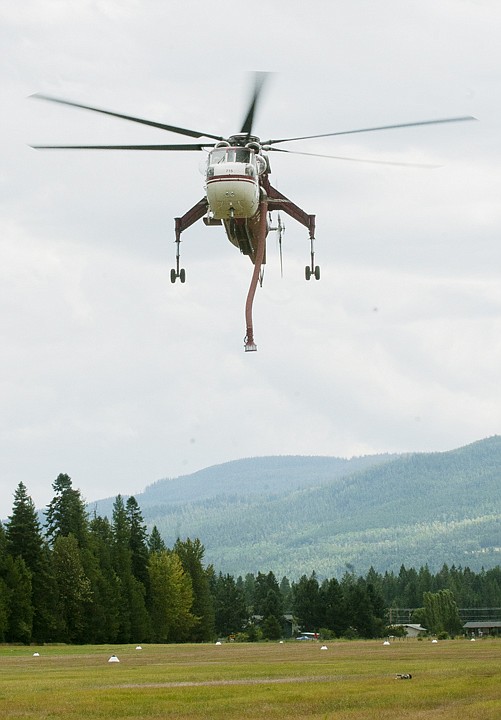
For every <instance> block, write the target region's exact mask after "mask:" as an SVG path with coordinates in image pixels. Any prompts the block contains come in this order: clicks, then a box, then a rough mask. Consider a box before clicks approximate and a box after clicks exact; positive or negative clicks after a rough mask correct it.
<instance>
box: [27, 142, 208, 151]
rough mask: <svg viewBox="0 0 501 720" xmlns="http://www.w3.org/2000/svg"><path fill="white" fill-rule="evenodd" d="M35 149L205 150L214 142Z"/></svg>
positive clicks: (44, 146)
mask: <svg viewBox="0 0 501 720" xmlns="http://www.w3.org/2000/svg"><path fill="white" fill-rule="evenodd" d="M30 147H32V148H34V149H35V150H204V149H205V148H206V147H214V143H208V144H206V145H205V144H204V145H201V144H193V145H191V144H190V145H30Z"/></svg>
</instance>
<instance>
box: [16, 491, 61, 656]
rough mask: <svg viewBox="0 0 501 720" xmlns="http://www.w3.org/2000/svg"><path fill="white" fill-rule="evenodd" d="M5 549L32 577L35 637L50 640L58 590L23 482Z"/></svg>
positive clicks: (38, 523)
mask: <svg viewBox="0 0 501 720" xmlns="http://www.w3.org/2000/svg"><path fill="white" fill-rule="evenodd" d="M6 550H7V552H8V553H9V554H10V555H12V556H13V557H20V558H22V559H23V560H24V562H25V564H26V567H27V568H28V570H29V571H30V574H31V587H32V598H31V604H32V607H33V627H32V633H33V638H34V639H35V640H37V641H38V642H45V641H49V640H51V639H53V636H54V632H55V623H54V612H53V608H54V602H55V598H56V593H57V588H56V583H55V578H54V575H53V572H52V562H51V557H50V552H49V549H48V547H47V543H46V541H45V539H44V538H43V535H42V530H41V526H40V522H39V520H38V515H37V512H36V509H35V505H34V503H33V500H32V499H31V497H30V496H29V495H28V493H27V490H26V487H25V485H24V484H23V483H22V482H21V483H19V485H18V486H17V489H16V492H15V493H14V503H13V509H12V515H11V516H10V517H9V519H8V523H7V527H6Z"/></svg>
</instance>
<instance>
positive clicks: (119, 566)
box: [112, 495, 150, 643]
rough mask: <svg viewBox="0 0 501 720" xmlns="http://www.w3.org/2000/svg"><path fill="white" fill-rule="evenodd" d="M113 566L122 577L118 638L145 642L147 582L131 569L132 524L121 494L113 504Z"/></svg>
mask: <svg viewBox="0 0 501 720" xmlns="http://www.w3.org/2000/svg"><path fill="white" fill-rule="evenodd" d="M112 528H113V568H114V571H115V573H116V575H117V578H118V581H119V612H118V621H119V630H118V637H117V640H118V642H123V643H125V642H145V641H146V640H148V639H149V637H150V618H149V616H148V612H147V610H146V597H145V596H146V591H145V588H144V585H143V584H142V583H141V582H139V580H137V578H135V577H134V574H133V572H132V551H131V549H130V537H131V534H130V524H129V519H128V516H127V510H126V508H125V505H124V501H123V498H122V496H121V495H117V497H116V499H115V502H114V504H113V524H112Z"/></svg>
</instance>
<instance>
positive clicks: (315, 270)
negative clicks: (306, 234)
mask: <svg viewBox="0 0 501 720" xmlns="http://www.w3.org/2000/svg"><path fill="white" fill-rule="evenodd" d="M314 239H315V238H314V237H312V236H311V235H310V265H307V266H306V267H305V269H304V276H305V278H306V279H307V280H309V279H310V278H311V277H312V276H313V277H314V278H315V280H320V266H319V265H315V250H314V249H313V241H314Z"/></svg>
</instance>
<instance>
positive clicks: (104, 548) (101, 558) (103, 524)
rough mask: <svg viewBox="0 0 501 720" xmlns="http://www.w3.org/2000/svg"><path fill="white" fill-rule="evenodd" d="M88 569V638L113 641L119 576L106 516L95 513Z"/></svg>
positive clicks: (90, 538)
mask: <svg viewBox="0 0 501 720" xmlns="http://www.w3.org/2000/svg"><path fill="white" fill-rule="evenodd" d="M89 542H90V551H91V553H92V558H93V563H92V566H91V570H90V572H89V580H90V582H91V590H92V598H93V602H92V606H91V607H90V608H89V614H88V616H87V617H86V626H87V636H88V642H93V643H104V642H116V640H117V638H118V628H119V599H120V592H119V580H118V576H117V574H116V573H115V570H114V567H113V533H112V528H111V524H110V522H109V520H108V518H102V517H97V516H95V517H94V518H93V519H92V520H91V523H90V535H89Z"/></svg>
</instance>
